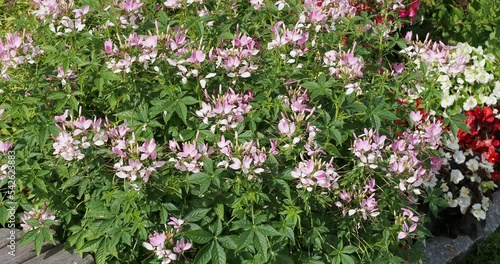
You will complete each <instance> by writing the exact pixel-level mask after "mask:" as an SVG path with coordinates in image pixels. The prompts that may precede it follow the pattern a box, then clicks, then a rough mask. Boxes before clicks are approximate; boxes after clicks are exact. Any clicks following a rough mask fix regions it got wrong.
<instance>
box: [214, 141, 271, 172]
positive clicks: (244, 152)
mask: <svg viewBox="0 0 500 264" xmlns="http://www.w3.org/2000/svg"><path fill="white" fill-rule="evenodd" d="M235 138H236V140H235V142H236V143H233V142H231V141H229V140H225V138H224V136H222V137H221V140H220V141H219V142H218V143H217V146H218V147H219V151H220V153H222V154H223V155H224V156H226V157H227V159H225V160H223V161H221V162H219V163H218V164H217V167H224V168H227V167H228V166H229V168H231V169H233V170H235V171H241V172H242V173H243V174H245V175H247V178H248V179H249V180H251V179H254V178H256V179H257V180H260V178H258V177H257V175H258V174H261V173H262V172H264V171H265V169H264V168H262V167H261V166H262V165H264V162H266V160H267V154H266V149H265V148H261V149H258V148H257V147H256V146H255V145H256V143H255V142H254V141H253V140H251V141H247V142H244V143H243V144H240V143H239V142H238V134H236V136H235Z"/></svg>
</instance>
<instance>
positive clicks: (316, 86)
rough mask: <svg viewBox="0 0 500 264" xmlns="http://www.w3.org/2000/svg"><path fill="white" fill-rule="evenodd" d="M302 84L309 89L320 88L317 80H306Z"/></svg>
mask: <svg viewBox="0 0 500 264" xmlns="http://www.w3.org/2000/svg"><path fill="white" fill-rule="evenodd" d="M301 86H302V87H304V88H306V89H308V90H311V91H313V90H316V89H319V84H317V83H315V82H306V83H303V84H302V85H301Z"/></svg>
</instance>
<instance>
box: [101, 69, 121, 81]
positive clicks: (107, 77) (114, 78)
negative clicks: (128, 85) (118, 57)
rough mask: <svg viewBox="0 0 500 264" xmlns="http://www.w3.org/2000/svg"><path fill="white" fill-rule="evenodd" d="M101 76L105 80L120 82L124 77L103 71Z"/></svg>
mask: <svg viewBox="0 0 500 264" xmlns="http://www.w3.org/2000/svg"><path fill="white" fill-rule="evenodd" d="M100 74H101V77H102V78H103V79H104V80H109V81H119V80H121V79H122V77H121V76H120V75H118V74H116V73H114V72H112V71H108V70H103V71H101V72H100Z"/></svg>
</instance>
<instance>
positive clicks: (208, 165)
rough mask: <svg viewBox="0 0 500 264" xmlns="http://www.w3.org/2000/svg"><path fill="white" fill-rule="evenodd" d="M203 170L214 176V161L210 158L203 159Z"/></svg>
mask: <svg viewBox="0 0 500 264" xmlns="http://www.w3.org/2000/svg"><path fill="white" fill-rule="evenodd" d="M203 168H204V169H205V171H206V172H208V173H210V174H213V173H214V164H213V161H212V159H210V158H205V159H203Z"/></svg>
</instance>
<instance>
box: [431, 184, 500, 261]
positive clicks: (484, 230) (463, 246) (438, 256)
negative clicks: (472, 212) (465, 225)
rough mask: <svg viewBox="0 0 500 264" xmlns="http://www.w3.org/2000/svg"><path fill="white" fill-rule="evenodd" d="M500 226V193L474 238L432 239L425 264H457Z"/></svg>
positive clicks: (479, 225) (461, 236)
mask: <svg viewBox="0 0 500 264" xmlns="http://www.w3.org/2000/svg"><path fill="white" fill-rule="evenodd" d="M499 226H500V191H496V192H495V193H494V194H493V201H492V202H491V203H490V207H489V209H488V212H487V213H486V220H485V223H484V224H483V225H481V224H477V225H476V232H474V233H475V235H473V236H465V235H458V236H457V238H449V237H442V236H437V237H432V238H430V239H428V240H427V242H426V243H427V246H426V248H425V249H424V254H425V259H426V260H425V261H424V263H425V264H444V263H457V262H458V261H460V260H461V259H463V258H464V257H465V256H466V255H467V253H469V252H470V251H471V250H472V249H473V248H474V245H475V244H476V243H478V242H479V241H481V240H483V239H484V238H485V237H486V236H488V235H489V234H491V233H492V232H494V231H495V230H496V229H497V228H498V227H499Z"/></svg>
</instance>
